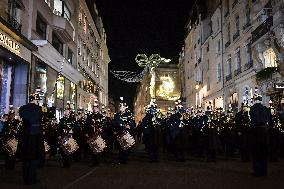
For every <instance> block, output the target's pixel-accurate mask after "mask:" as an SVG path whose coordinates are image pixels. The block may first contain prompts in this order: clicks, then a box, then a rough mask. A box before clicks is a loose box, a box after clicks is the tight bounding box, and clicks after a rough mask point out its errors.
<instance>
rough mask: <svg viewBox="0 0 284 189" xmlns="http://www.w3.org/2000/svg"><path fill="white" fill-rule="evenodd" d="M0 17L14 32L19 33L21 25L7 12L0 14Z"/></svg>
mask: <svg viewBox="0 0 284 189" xmlns="http://www.w3.org/2000/svg"><path fill="white" fill-rule="evenodd" d="M0 16H1V17H2V18H3V19H4V20H5V21H6V22H7V23H8V24H9V25H10V26H11V27H12V28H13V29H15V30H16V31H18V32H20V33H21V29H22V24H20V23H19V22H18V21H17V20H16V19H15V18H13V17H12V16H11V15H10V14H9V13H8V12H2V13H0Z"/></svg>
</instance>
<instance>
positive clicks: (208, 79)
mask: <svg viewBox="0 0 284 189" xmlns="http://www.w3.org/2000/svg"><path fill="white" fill-rule="evenodd" d="M209 90H210V77H208V78H207V91H209Z"/></svg>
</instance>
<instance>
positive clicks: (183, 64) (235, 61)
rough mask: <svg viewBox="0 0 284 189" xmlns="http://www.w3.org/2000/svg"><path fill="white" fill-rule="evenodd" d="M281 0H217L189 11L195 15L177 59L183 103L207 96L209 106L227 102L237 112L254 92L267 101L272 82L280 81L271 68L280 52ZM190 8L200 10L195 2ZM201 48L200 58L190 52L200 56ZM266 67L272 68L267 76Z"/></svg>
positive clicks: (190, 103)
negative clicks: (181, 82) (181, 73)
mask: <svg viewBox="0 0 284 189" xmlns="http://www.w3.org/2000/svg"><path fill="white" fill-rule="evenodd" d="M280 2H281V1H269V0H265V1H260V0H216V3H215V4H216V7H215V8H214V9H212V7H211V10H209V9H207V11H205V12H202V13H201V12H196V11H192V14H197V15H196V16H191V19H190V21H189V24H188V25H187V28H188V33H187V35H186V38H185V43H184V48H183V50H182V52H181V53H180V63H179V64H180V69H181V68H182V69H183V70H181V71H180V72H183V73H184V77H185V81H184V82H183V89H184V90H183V94H182V96H183V97H184V98H185V99H186V105H187V106H202V107H203V108H206V107H207V106H208V105H209V102H210V103H211V104H212V105H213V108H219V107H221V108H224V109H226V110H227V109H228V107H229V106H231V107H232V108H233V110H234V111H235V112H236V111H237V110H238V108H239V107H240V105H241V103H246V104H248V105H251V103H252V98H253V96H254V95H255V93H258V94H261V95H263V98H264V103H265V104H266V105H268V103H269V100H270V99H272V97H273V92H275V90H273V86H274V84H275V83H281V82H282V77H281V75H280V73H279V72H277V71H275V70H276V68H277V67H280V65H281V63H280V60H282V56H283V55H282V54H283V53H282V54H281V52H280V51H281V50H282V48H281V39H282V38H283V34H279V33H281V29H280V28H281V21H280V20H281V16H279V15H280V14H281V13H280V12H281V11H280V10H279V8H280V7H281V6H280V5H279V3H280ZM211 3H212V2H211ZM273 7H274V8H273ZM276 7H277V8H276ZM194 9H197V10H199V8H198V4H196V6H195V7H194ZM276 17H277V18H276ZM192 18H195V20H192ZM208 20H210V21H209V22H208ZM274 20H278V22H276V21H274ZM276 28H277V29H276ZM208 31H210V32H209V33H208ZM282 33H283V32H282ZM199 38H200V40H199ZM196 40H197V42H196ZM199 41H200V42H201V45H199ZM199 48H200V49H201V50H200V52H201V53H200V54H201V58H200V60H198V58H194V57H192V55H194V56H197V57H198V54H199V53H198V51H199ZM196 51H197V52H196ZM283 52H284V51H283ZM188 64H189V65H188ZM267 71H270V72H271V74H270V75H269V77H266V78H265V77H263V75H265V74H263V72H264V73H267ZM194 87H195V88H194ZM267 89H269V90H267ZM277 94H279V92H277ZM274 96H275V95H274Z"/></svg>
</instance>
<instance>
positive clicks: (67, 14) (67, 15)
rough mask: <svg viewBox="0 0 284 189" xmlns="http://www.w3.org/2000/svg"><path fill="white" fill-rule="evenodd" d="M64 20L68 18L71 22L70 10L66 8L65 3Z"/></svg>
mask: <svg viewBox="0 0 284 189" xmlns="http://www.w3.org/2000/svg"><path fill="white" fill-rule="evenodd" d="M63 18H66V19H67V20H68V21H70V20H71V12H70V9H69V8H68V7H67V6H66V4H65V3H64V6H63Z"/></svg>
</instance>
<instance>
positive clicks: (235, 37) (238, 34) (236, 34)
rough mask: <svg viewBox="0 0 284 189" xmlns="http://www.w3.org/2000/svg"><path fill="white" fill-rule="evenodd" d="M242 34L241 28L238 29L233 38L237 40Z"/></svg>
mask: <svg viewBox="0 0 284 189" xmlns="http://www.w3.org/2000/svg"><path fill="white" fill-rule="evenodd" d="M239 36H240V30H237V32H236V33H235V34H234V36H233V40H234V41H235V40H236V39H237V38H238V37H239Z"/></svg>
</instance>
